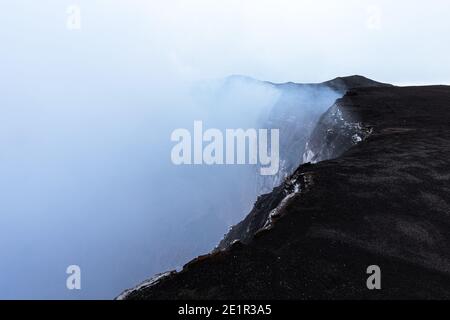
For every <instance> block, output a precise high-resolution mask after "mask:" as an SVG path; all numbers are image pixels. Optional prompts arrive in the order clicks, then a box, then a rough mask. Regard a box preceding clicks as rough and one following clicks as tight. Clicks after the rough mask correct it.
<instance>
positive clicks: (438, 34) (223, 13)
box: [0, 0, 450, 83]
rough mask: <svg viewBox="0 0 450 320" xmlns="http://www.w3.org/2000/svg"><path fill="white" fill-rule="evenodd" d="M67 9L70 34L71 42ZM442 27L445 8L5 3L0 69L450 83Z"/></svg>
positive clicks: (360, 2) (259, 0) (262, 0)
mask: <svg viewBox="0 0 450 320" xmlns="http://www.w3.org/2000/svg"><path fill="white" fill-rule="evenodd" d="M72 4H74V5H78V6H79V8H80V9H81V30H79V31H72V32H71V31H69V30H67V29H66V19H67V14H66V9H67V7H68V6H69V5H72ZM449 16H450V2H448V1H446V0H430V1H420V0H408V1H389V0H385V1H378V0H371V1H365V0H346V1H333V0H329V1H328V0H325V1H324V0H322V1H321V0H306V1H301V0H295V1H294V0H277V1H269V0H246V1H240V0H226V1H209V0H186V1H181V0H178V1H175V0H168V1H151V0H96V1H92V0H78V1H56V0H42V1H39V2H37V1H31V0H17V1H9V2H7V3H4V4H2V10H1V13H0V17H1V21H2V28H1V30H0V36H1V40H2V46H3V47H4V50H2V53H1V55H2V59H1V63H2V68H5V67H6V69H7V70H8V69H9V68H18V67H19V66H18V65H19V64H20V69H21V71H22V72H27V71H28V72H30V71H31V70H30V68H31V69H36V68H37V67H38V65H40V66H41V67H42V68H46V67H49V68H50V69H51V70H47V71H50V72H51V73H52V74H54V76H58V74H60V73H67V72H68V71H75V72H77V71H80V68H81V69H82V68H90V69H95V70H98V71H99V72H100V71H101V72H104V71H105V70H104V68H109V67H111V66H114V68H115V70H114V72H116V73H118V74H122V75H123V76H128V77H136V76H141V77H144V78H146V79H148V78H153V80H155V81H156V79H160V81H163V80H167V81H172V80H174V79H175V78H182V79H186V78H187V79H191V78H205V77H206V78H208V77H223V76H226V75H229V74H246V75H250V76H254V77H256V78H261V79H267V80H272V81H279V82H282V81H297V82H314V81H324V80H327V79H329V78H332V77H335V76H338V75H348V74H362V75H366V76H368V77H373V78H375V79H379V80H380V81H386V82H393V83H443V82H445V83H450V79H449V74H450V63H449V62H450V61H449V60H450V58H449V57H450V55H449V49H450V44H449V42H448V41H447V38H448V34H449V32H450V22H449V20H448V17H449ZM81 62H82V66H79V65H76V64H78V63H81ZM56 67H58V72H59V73H58V72H57V71H56V70H52V69H53V68H56ZM73 69H76V70H73ZM2 71H4V70H2ZM111 71H112V70H111ZM3 73H4V72H3ZM74 77H76V74H75V75H74ZM162 77H163V78H162ZM155 78H156V79H155Z"/></svg>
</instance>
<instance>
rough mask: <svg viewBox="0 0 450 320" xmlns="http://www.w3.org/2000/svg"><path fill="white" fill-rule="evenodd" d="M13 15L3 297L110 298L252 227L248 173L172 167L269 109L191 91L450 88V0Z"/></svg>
mask: <svg viewBox="0 0 450 320" xmlns="http://www.w3.org/2000/svg"><path fill="white" fill-rule="evenodd" d="M70 6H73V7H72V9H73V8H75V9H79V10H80V19H81V20H80V27H81V28H79V29H77V28H75V29H73V28H68V21H69V22H70V21H73V20H70V19H71V18H73V13H74V11H73V10H69V11H68V8H69V7H70ZM0 8H1V10H0V43H1V50H0V75H1V78H0V298H30V297H31V298H55V297H56V298H80V297H82V298H112V297H114V296H115V295H117V294H119V293H120V291H121V290H123V289H125V288H126V287H128V286H132V285H134V284H137V283H138V282H139V281H141V280H144V279H145V278H147V277H149V276H151V275H152V274H153V273H155V272H160V271H164V270H161V269H164V268H169V267H173V265H172V264H173V263H174V262H173V261H177V262H185V261H186V260H187V259H188V258H190V256H189V255H190V254H193V253H194V252H195V253H197V252H201V251H204V250H206V248H209V247H208V246H209V245H210V244H211V243H212V242H214V241H216V238H217V239H219V238H220V236H221V234H220V232H222V229H223V228H226V227H227V226H225V225H224V224H229V223H231V222H237V221H239V219H240V218H241V216H242V214H244V213H245V212H238V211H239V209H240V207H245V208H246V205H245V203H247V202H249V200H248V199H244V200H242V202H241V203H238V202H234V199H237V198H239V197H241V196H242V194H241V193H240V189H239V188H240V187H239V186H240V185H239V184H238V183H237V182H236V181H237V180H233V179H234V177H238V178H241V177H242V175H243V173H241V172H239V171H238V172H234V173H233V174H231V173H230V171H227V170H229V169H224V168H221V169H218V171H214V172H213V173H212V174H211V171H208V172H203V171H202V172H198V171H195V170H193V169H187V170H181V169H180V168H174V167H173V165H172V164H171V163H170V148H171V144H170V139H169V138H170V133H171V131H172V130H174V129H176V128H180V127H186V126H190V125H192V121H193V120H194V119H200V120H202V119H203V120H205V119H209V117H211V115H213V117H212V118H214V119H226V121H227V122H226V123H219V124H220V125H224V126H225V125H226V126H230V125H232V126H236V125H247V124H250V123H251V121H252V120H254V119H253V117H254V116H255V115H256V114H257V111H258V108H259V107H260V104H259V102H258V101H256V100H257V99H254V97H255V96H254V95H252V94H248V93H244V94H243V95H241V96H240V97H241V99H240V100H239V102H238V103H234V101H230V104H226V105H225V106H223V105H222V106H221V108H222V109H220V110H219V109H218V104H217V105H216V103H215V102H211V105H206V106H205V105H202V104H198V101H197V102H196V101H195V99H191V98H192V95H191V93H192V92H191V91H190V90H191V88H190V86H189V85H190V84H192V83H193V82H196V81H198V80H205V79H220V78H223V77H226V76H228V75H230V74H243V75H248V76H252V77H255V78H258V79H262V80H269V81H273V82H286V81H295V82H321V81H325V80H328V79H331V78H334V77H336V76H343V75H350V74H361V75H365V76H368V77H370V78H373V79H375V80H379V81H383V82H391V83H394V84H418V83H450V54H449V53H450V52H449V51H450V50H449V49H450V42H449V41H448V35H449V34H450V20H449V16H450V2H449V1H447V0H442V1H439V0H429V1H417V0H413V1H411V0H408V1H392V0H389V1H363V0H361V1H356V0H348V1H318V0H311V1H300V0H292V1H287V0H276V1H267V0H240V1H237V0H223V1H219V0H216V1H210V0H187V1H170V0H169V1H167V0H166V1H162V0H161V1H150V0H72V1H65V0H64V1H63V0H40V1H36V0H14V1H3V2H2V4H1V6H0ZM75 11H76V10H75ZM69 26H72V27H73V24H69ZM262 96H263V95H261V94H259V93H258V97H259V98H261V97H262ZM245 97H247V98H245ZM196 98H197V99H198V98H199V97H198V96H197V97H196ZM200 100H202V99H201V97H200ZM205 100H206V101H208V99H205ZM255 101H256V102H255ZM252 103H256V105H255V106H252ZM211 108H213V109H211ZM214 108H215V109H214ZM211 110H213V111H214V112H211ZM243 110H245V111H246V115H243V113H242V111H243ZM213 121H214V120H212V119H210V122H209V123H207V125H208V124H211V123H213ZM215 124H217V125H219V124H218V123H215ZM217 176H220V177H221V178H222V180H219V179H215V177H217ZM241 180H242V179H241ZM241 182H242V181H241ZM249 183H250V182H249ZM247 187H249V186H245V188H247ZM221 188H222V189H221ZM242 188H244V187H242ZM242 197H244V196H242ZM218 203H227V205H229V206H230V207H229V208H225V209H226V210H225V209H224V208H223V205H222V206H221V207H220V208H219V207H217V205H218ZM234 203H237V204H236V206H234V205H233V204H234ZM236 207H239V208H236ZM218 209H221V210H224V211H223V212H220V214H219V215H218V216H217V215H216V216H214V217H210V218H211V219H210V220H208V219H206V218H205V217H203V214H204V213H205V212H216V213H217V212H218V211H220V210H218ZM227 210H228V211H227ZM224 212H225V213H227V214H229V216H226V215H225V216H224ZM219 218H220V219H219ZM206 220H208V221H210V222H208V223H209V226H211V228H212V229H211V230H213V231H211V232H212V233H211V235H210V237H209V238H208V239H206V240H205V239H204V240H202V241H203V242H202V244H203V246H200V247H195V246H193V244H192V243H189V241H192V242H194V240H193V239H192V238H184V237H185V236H186V235H189V232H190V231H191V229H190V228H191V227H192V228H197V233H194V232H191V234H193V237H194V236H195V234H198V235H199V236H200V235H201V236H203V233H204V230H203V229H201V228H199V225H198V221H206ZM180 221H183V222H185V223H186V224H185V225H180ZM189 223H190V224H189ZM187 226H189V227H187ZM212 226H214V228H215V229H214V228H213V227H212ZM183 232H184V233H183ZM214 232H215V233H214ZM177 235H178V236H179V237H178V238H177ZM169 237H172V238H170V239H169ZM199 243H200V241H199ZM194 244H195V243H194ZM189 245H192V246H191V247H184V246H189ZM180 248H181V249H180ZM177 250H179V251H180V252H179V253H178V251H177ZM183 250H184V251H183ZM174 252H175V253H176V254H177V255H178V256H177V257H172V256H170V257H169V258H167V257H166V256H167V255H170V254H173V253H174ZM166 258H167V259H166ZM167 261H171V262H170V263H169V262H167ZM69 264H80V265H81V267H82V270H83V271H82V272H84V273H83V274H84V276H83V277H84V278H83V279H84V282H83V283H84V287H83V288H84V289H83V290H82V292H81V293H78V292H68V291H67V289H66V288H65V278H66V274H65V272H64V271H65V268H66V267H67V266H68V265H69Z"/></svg>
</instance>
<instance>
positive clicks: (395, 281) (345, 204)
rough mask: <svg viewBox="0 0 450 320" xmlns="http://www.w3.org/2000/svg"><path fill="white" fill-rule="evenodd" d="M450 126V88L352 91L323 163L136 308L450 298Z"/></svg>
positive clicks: (337, 115) (316, 145)
mask: <svg viewBox="0 0 450 320" xmlns="http://www.w3.org/2000/svg"><path fill="white" fill-rule="evenodd" d="M449 122H450V87H446V86H429V87H405V88H400V87H388V86H380V87H378V86H376V87H365V88H357V89H352V90H351V91H350V92H348V93H347V94H346V95H345V96H344V97H343V98H342V99H340V100H338V101H337V102H336V104H335V105H333V107H332V108H331V109H330V110H328V111H327V112H326V113H325V114H324V115H323V116H322V117H321V119H320V121H319V123H318V125H317V126H316V128H315V129H314V132H313V134H312V136H311V138H310V139H309V141H308V148H307V149H306V152H304V154H306V157H308V154H309V156H310V157H311V159H308V158H307V159H305V160H312V161H321V162H318V163H315V164H311V163H307V164H303V165H301V166H300V167H298V169H297V170H295V172H294V173H293V174H292V175H290V176H289V177H287V178H286V179H285V180H284V182H283V183H282V184H281V185H280V186H278V187H276V188H275V189H274V190H273V191H272V192H271V193H269V194H266V195H263V196H260V197H259V199H258V201H257V202H256V204H255V207H254V208H253V210H252V212H251V213H250V214H249V216H247V218H246V219H245V220H244V221H243V222H242V223H241V224H240V225H238V226H237V227H235V228H233V230H231V231H230V234H229V235H228V236H227V237H226V238H225V239H224V241H223V242H222V243H221V246H220V248H219V249H221V250H216V251H215V252H213V253H212V254H210V255H207V256H203V257H199V258H197V259H195V260H193V261H192V262H190V263H188V264H187V265H186V266H185V267H184V268H183V270H182V271H180V272H174V273H168V274H167V275H166V276H165V277H160V278H158V280H157V281H155V282H152V283H151V284H149V285H147V286H143V287H142V288H139V289H137V290H132V291H129V292H128V293H127V295H126V296H124V298H127V299H249V298H255V299H258V298H262V299H372V298H373V299H396V298H402V299H415V298H450V244H449V243H450V232H449V231H450V218H449V214H448V213H449V212H450V188H449V181H450V169H449V168H450V126H449V125H448V123H449ZM308 151H309V153H308ZM311 154H313V155H312V156H311ZM325 159H329V160H326V161H322V160H325ZM370 265H378V266H380V268H381V270H382V288H383V289H382V290H374V291H370V290H368V289H367V287H366V278H367V274H366V269H367V267H368V266H370Z"/></svg>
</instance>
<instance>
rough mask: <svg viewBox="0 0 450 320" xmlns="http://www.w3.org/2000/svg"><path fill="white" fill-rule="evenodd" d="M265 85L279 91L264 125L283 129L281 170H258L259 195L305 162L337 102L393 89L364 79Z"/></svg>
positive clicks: (277, 184)
mask: <svg viewBox="0 0 450 320" xmlns="http://www.w3.org/2000/svg"><path fill="white" fill-rule="evenodd" d="M232 79H234V78H233V77H231V78H230V81H232ZM248 81H250V80H248ZM252 81H254V82H257V80H252ZM265 83H266V84H269V85H271V86H273V87H275V88H276V89H277V90H278V91H279V92H280V97H279V99H278V101H277V103H276V104H275V105H274V106H273V108H272V110H271V112H270V114H269V116H268V118H267V119H266V121H264V122H263V123H262V124H261V127H263V128H271V129H272V128H273V129H280V170H279V171H278V173H277V174H276V175H274V176H261V175H259V168H258V169H257V172H258V174H257V187H256V190H257V194H258V195H260V194H264V193H269V192H271V191H272V189H273V188H274V187H277V186H279V185H280V184H281V183H282V182H283V180H284V179H285V178H286V177H287V176H288V175H290V174H292V173H293V172H294V171H295V169H297V167H298V166H299V165H300V164H301V163H303V157H302V155H303V154H304V153H305V151H306V149H305V148H306V147H307V144H306V142H307V141H308V139H309V137H310V135H311V133H312V131H313V130H314V128H315V127H316V125H317V121H318V120H319V118H320V116H321V115H322V114H323V112H324V111H325V110H327V109H328V108H329V107H330V106H331V105H332V104H333V102H334V101H335V100H336V99H338V98H341V97H342V96H343V95H344V94H345V93H346V92H347V91H348V90H350V89H352V88H360V87H383V86H392V85H390V84H385V83H380V82H376V81H373V80H371V79H367V78H365V77H362V76H349V77H340V78H336V79H333V80H330V81H326V82H322V83H313V84H301V83H292V82H288V83H282V84H274V83H270V82H265Z"/></svg>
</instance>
